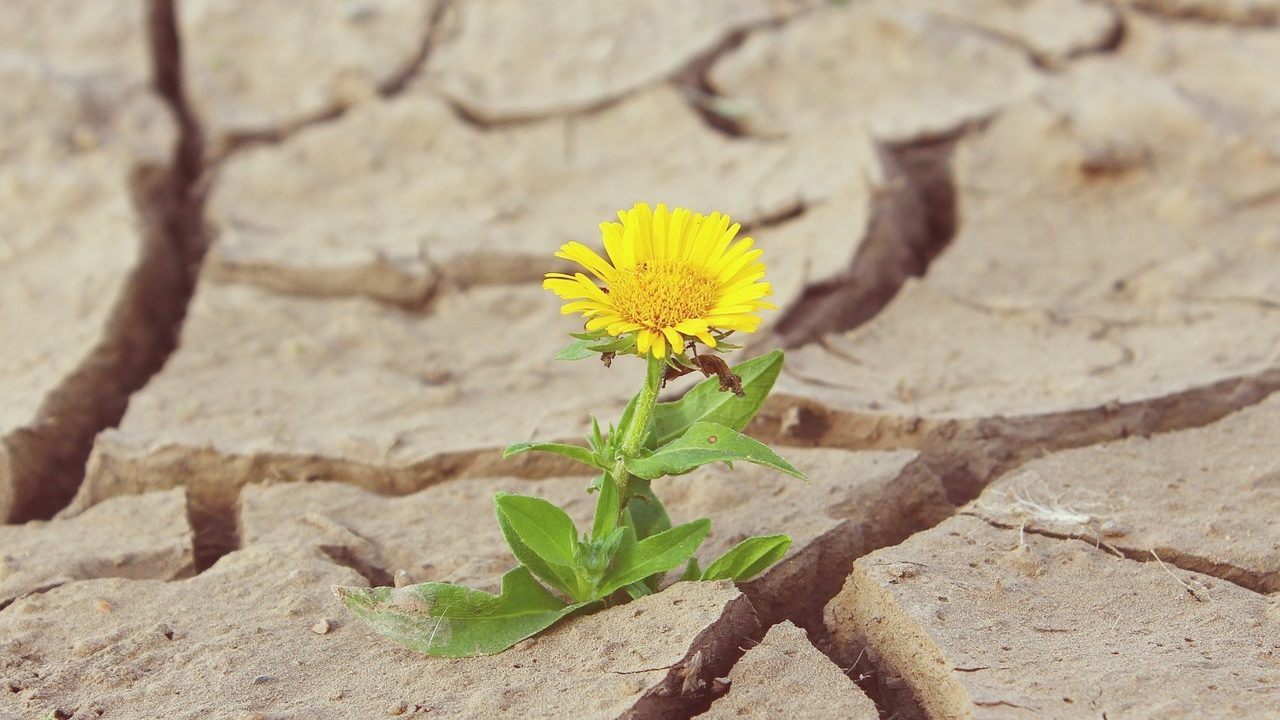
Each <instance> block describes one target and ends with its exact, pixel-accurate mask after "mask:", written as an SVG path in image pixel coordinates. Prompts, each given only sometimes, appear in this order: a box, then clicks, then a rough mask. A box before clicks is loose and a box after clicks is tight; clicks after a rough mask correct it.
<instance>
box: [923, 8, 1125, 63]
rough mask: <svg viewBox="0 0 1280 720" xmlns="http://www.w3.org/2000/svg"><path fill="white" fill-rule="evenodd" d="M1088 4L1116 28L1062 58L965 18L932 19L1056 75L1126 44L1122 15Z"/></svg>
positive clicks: (937, 14) (940, 16)
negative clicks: (1075, 62)
mask: <svg viewBox="0 0 1280 720" xmlns="http://www.w3.org/2000/svg"><path fill="white" fill-rule="evenodd" d="M1089 4H1091V5H1094V6H1096V7H1100V8H1103V9H1104V10H1105V11H1106V12H1108V13H1109V14H1110V15H1111V18H1112V21H1113V24H1112V26H1111V30H1110V32H1108V33H1107V34H1106V35H1104V36H1103V37H1102V38H1101V39H1100V40H1098V42H1096V43H1089V44H1087V45H1084V46H1082V47H1077V48H1074V49H1072V50H1070V51H1069V52H1067V53H1066V54H1065V55H1062V56H1061V57H1055V56H1053V55H1052V54H1048V53H1044V52H1040V51H1039V50H1037V49H1036V48H1035V47H1033V46H1032V45H1031V43H1029V42H1027V41H1026V40H1024V39H1022V38H1020V37H1018V36H1017V35H1014V34H1011V33H1007V32H1002V31H1000V30H996V29H994V28H988V27H982V26H981V25H979V24H977V23H976V22H974V21H972V20H970V19H969V18H967V17H964V16H962V15H952V14H950V13H947V12H938V11H930V12H929V15H930V16H932V17H934V18H936V19H937V20H939V21H941V22H944V23H948V24H950V25H952V26H954V27H957V28H961V29H963V30H964V31H966V32H970V33H973V34H975V35H979V36H981V37H983V38H986V39H988V40H991V41H992V42H996V43H999V44H1001V45H1004V46H1006V47H1009V48H1012V49H1014V50H1017V51H1018V52H1020V53H1022V54H1024V55H1026V56H1027V59H1028V60H1030V61H1031V64H1032V65H1034V66H1035V68H1036V69H1037V70H1042V71H1044V72H1049V73H1055V72H1061V71H1062V70H1065V69H1066V68H1067V66H1068V65H1070V64H1071V62H1072V61H1073V60H1078V59H1080V58H1083V57H1088V56H1090V55H1105V54H1108V53H1113V52H1115V51H1116V50H1118V49H1120V46H1121V45H1122V44H1124V38H1125V33H1126V27H1125V21H1124V15H1123V13H1121V12H1120V11H1119V10H1118V9H1116V8H1115V6H1114V5H1112V4H1111V3H1109V2H1104V1H1103V0H1092V1H1091V2H1089Z"/></svg>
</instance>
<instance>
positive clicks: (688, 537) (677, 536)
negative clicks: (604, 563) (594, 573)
mask: <svg viewBox="0 0 1280 720" xmlns="http://www.w3.org/2000/svg"><path fill="white" fill-rule="evenodd" d="M627 529H628V530H630V528H627ZM710 530H711V521H710V520H708V519H706V518H702V519H701V520H694V521H693V522H688V523H685V524H683V525H677V526H675V527H673V528H671V529H670V530H667V531H664V532H660V533H658V534H657V535H652V536H650V537H647V538H645V539H644V540H640V541H636V540H635V535H634V534H632V533H628V536H627V537H626V538H625V539H624V540H623V541H622V545H621V546H620V547H619V548H618V553H617V555H615V556H614V567H613V568H612V569H611V570H610V571H609V574H607V575H605V577H604V580H602V581H601V582H600V588H599V591H598V592H599V595H600V596H601V597H607V596H609V595H610V594H612V593H613V592H614V591H616V590H618V589H619V588H624V587H626V586H627V585H630V584H631V583H635V582H641V581H643V580H644V579H645V578H647V577H649V576H650V575H655V574H657V573H664V572H666V571H668V570H670V569H671V568H673V567H676V566H677V565H680V564H681V563H683V562H685V561H686V560H688V559H689V558H690V557H691V556H692V555H693V553H694V552H696V551H697V550H698V546H699V545H701V544H702V539H703V538H705V537H706V536H707V533H708V532H709V531H710Z"/></svg>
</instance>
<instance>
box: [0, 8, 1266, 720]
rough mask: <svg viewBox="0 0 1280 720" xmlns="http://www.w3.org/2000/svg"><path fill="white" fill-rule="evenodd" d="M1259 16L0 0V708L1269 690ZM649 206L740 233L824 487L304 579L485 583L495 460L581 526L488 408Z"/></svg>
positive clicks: (365, 707) (1246, 695)
mask: <svg viewBox="0 0 1280 720" xmlns="http://www.w3.org/2000/svg"><path fill="white" fill-rule="evenodd" d="M1277 11H1278V8H1277V6H1276V4H1275V3H1274V2H1270V0H1130V1H1129V2H1114V3H1112V2H1100V1H1098V0H963V1H961V0H947V1H945V2H943V1H935V0H903V1H902V2H882V1H881V0H862V1H860V2H848V3H845V2H827V1H818V0H750V1H749V2H738V1H732V2H730V1H725V2H719V1H717V2H707V3H681V2H674V1H668V0H643V1H639V2H627V3H598V2H589V1H588V0H582V1H581V2H578V1H577V0H575V1H574V2H568V3H556V4H548V5H546V6H545V7H544V6H541V5H538V4H536V3H535V4H530V3H526V2H516V1H515V0H367V1H361V2H349V3H337V4H324V3H317V4H314V5H313V4H300V3H290V2H283V1H276V0H272V1H270V2H239V1H237V2H205V1H204V0H146V1H145V2H143V1H138V2H124V0H119V1H117V0H104V2H101V3H95V4H93V6H92V7H91V8H90V7H82V6H81V5H80V4H76V3H71V2H66V1H64V0H59V1H58V2H36V1H35V0H31V1H28V0H18V7H17V8H15V9H14V10H13V12H10V13H6V14H5V15H4V17H3V18H0V41H2V42H0V46H3V48H4V49H3V50H0V79H3V83H4V87H5V88H6V90H8V92H6V93H4V96H3V97H0V119H3V120H4V123H3V125H4V127H5V129H6V132H5V133H4V136H3V137H0V377H3V380H2V381H0V382H2V383H3V384H2V385H0V389H3V391H4V393H3V396H4V402H2V403H0V520H3V521H4V522H6V523H7V524H4V525H0V719H3V720H10V718H21V719H23V720H25V719H26V718H36V717H38V718H42V720H43V718H46V717H50V716H52V717H54V718H60V719H62V720H66V719H68V718H76V719H77V720H80V719H82V718H98V717H101V718H108V719H111V718H121V719H129V718H141V717H166V718H207V717H212V718H236V719H237V720H242V719H243V720H248V719H249V718H254V719H257V720H266V719H268V718H270V719H273V720H275V719H279V720H284V719H286V718H287V719H289V720H295V719H302V718H348V717H349V718H368V717H428V716H442V717H475V718H490V717H581V718H621V717H627V718H691V717H695V716H696V717H712V718H718V717H783V716H785V717H796V718H827V717H858V718H864V717H865V718H873V717H881V718H894V719H896V720H905V719H907V718H1024V717H1025V718H1032V717H1037V718H1038V717H1055V718H1056V717H1062V718H1074V717H1082V718H1083V717H1090V718H1095V717H1100V716H1101V717H1110V718H1113V719H1114V718H1121V717H1161V718H1183V717H1185V718H1218V717H1222V718H1228V717H1270V716H1273V715H1280V692H1278V691H1277V688H1280V561H1278V560H1277V558H1280V534H1277V533H1278V531H1277V525H1276V523H1275V522H1274V518H1275V517H1277V516H1278V515H1280V455H1278V454H1277V451H1276V447H1277V444H1276V442H1275V429H1276V428H1277V427H1280V404H1277V403H1278V402H1280V401H1278V400H1277V399H1276V398H1275V397H1270V398H1269V396H1271V395H1272V393H1274V392H1275V391H1276V390H1277V389H1280V224H1277V222H1276V218H1277V217H1280V130H1278V128H1280V84H1277V83H1276V82H1275V80H1274V79H1275V76H1276V68H1277V67H1280V29H1278V28H1277V20H1278V16H1277ZM263 68H269V69H270V70H269V71H263V70H262V69H263ZM637 200H646V201H649V202H667V203H669V204H679V205H685V206H690V207H694V208H697V209H702V210H708V211H709V210H713V209H714V210H721V211H727V212H729V213H731V214H732V215H733V217H734V218H735V220H739V221H741V222H742V223H743V224H744V226H745V231H744V233H745V234H750V235H751V236H753V237H755V238H756V239H757V241H758V244H759V246H760V247H762V248H763V249H764V250H765V260H766V262H767V263H768V265H769V278H768V279H769V280H770V281H771V282H772V283H773V285H774V296H775V297H774V300H775V301H776V302H777V304H778V305H779V310H778V311H777V312H775V313H770V314H769V315H768V316H767V317H766V319H765V325H764V327H763V328H762V330H763V331H762V332H761V333H760V334H759V335H756V336H753V337H751V338H748V343H747V348H746V350H745V351H744V354H753V353H759V352H763V351H765V350H768V349H771V348H773V347H777V346H782V347H785V348H786V349H787V362H786V366H785V368H784V370H783V374H782V377H780V379H779V381H778V384H777V387H776V392H775V395H774V396H773V397H772V398H771V399H770V401H769V402H768V404H767V405H766V407H765V408H764V410H763V411H762V413H761V414H760V416H759V418H758V419H757V421H756V422H755V423H754V424H753V426H752V427H751V428H750V429H749V430H750V432H751V433H752V434H754V435H756V436H758V437H761V438H764V439H766V440H769V441H771V442H775V443H778V444H781V445H783V446H784V447H783V448H782V450H783V454H785V455H786V456H787V457H788V458H790V459H792V460H793V461H794V462H795V463H796V464H797V465H798V466H799V467H801V468H802V469H804V470H805V471H806V472H807V473H808V474H809V476H810V478H811V483H810V484H808V485H805V484H802V483H799V482H796V481H794V480H792V479H790V478H785V477H781V476H775V475H772V474H770V473H768V472H765V471H764V470H762V469H760V468H756V467H754V466H751V467H743V466H738V467H735V468H733V469H729V468H724V467H708V468H703V469H701V470H699V471H697V472H695V473H691V474H689V475H685V476H680V477H674V478H665V479H663V480H661V481H659V482H657V483H656V484H655V490H656V492H658V494H659V495H660V496H662V497H663V499H664V501H665V502H666V503H667V505H668V508H669V510H670V512H671V514H672V516H673V517H674V518H677V519H691V518H695V517H700V516H710V517H712V518H713V519H714V526H713V530H712V533H711V535H710V536H709V538H708V541H707V544H706V545H705V547H704V548H703V550H702V552H701V553H700V556H701V557H702V559H703V560H704V562H705V561H706V560H708V559H710V558H712V557H715V556H716V555H718V554H719V553H721V552H723V551H724V550H725V549H727V548H728V547H730V546H732V545H733V544H734V543H736V542H737V541H739V540H741V539H742V538H744V537H747V536H749V535H752V534H764V533H774V532H786V533H788V534H790V535H791V536H792V537H793V539H794V543H793V545H792V547H791V549H790V551H789V553H788V555H787V556H786V557H785V558H784V559H783V560H782V561H781V562H780V563H779V564H778V565H777V566H775V567H774V568H772V569H771V570H770V571H769V572H767V573H765V574H764V575H762V576H761V577H759V578H757V579H755V580H753V581H751V582H747V583H743V584H741V586H740V587H734V586H733V585H732V584H729V583H717V584H690V583H674V584H672V585H670V586H669V587H668V588H667V589H666V590H664V591H663V592H661V593H657V594H655V595H653V596H650V597H647V598H645V599H643V600H640V601H637V602H635V603H632V604H629V605H625V606H620V607H616V608H613V609H610V610H607V611H604V612H601V613H598V614H595V615H590V616H584V617H578V618H574V619H571V620H569V621H567V622H564V623H563V624H561V625H560V626H557V627H556V628H555V629H554V630H552V631H551V632H549V633H546V634H545V635H543V636H540V637H538V638H535V639H532V640H529V641H526V642H524V643H521V644H520V645H518V646H517V647H515V648H513V649H512V650H510V651H508V652H507V653H503V654H501V655H497V656H493V657H489V658H482V659H473V660H441V659H432V658H426V657H423V656H418V655H415V654H413V653H410V652H408V651H406V650H402V649H400V648H399V647H398V646H393V645H390V644H389V643H386V642H384V641H382V640H381V639H379V638H378V637H377V636H375V635H373V634H372V633H371V632H370V631H368V630H367V629H366V628H365V627H364V626H362V625H360V624H359V623H357V622H354V621H353V620H351V619H350V617H349V616H348V614H347V613H346V612H345V611H344V610H343V609H342V608H341V606H340V604H339V602H338V601H337V600H336V599H335V598H334V597H333V596H332V595H331V594H330V593H329V590H328V588H329V586H330V585H335V584H338V585H356V586H364V585H369V584H378V585H387V584H395V583H405V582H418V581H427V580H442V581H452V582H462V583H466V584H468V585H472V586H475V587H478V588H487V589H493V588H494V587H495V586H496V584H497V580H498V578H499V577H500V576H501V574H502V573H503V572H504V571H505V570H507V569H508V568H509V567H510V563H511V562H512V561H511V559H510V558H509V556H508V554H507V552H506V551H505V549H504V543H503V540H502V538H501V535H500V533H499V532H498V529H497V526H496V524H495V523H494V522H493V519H492V499H491V498H492V495H493V493H494V492H497V491H505V492H521V493H528V494H535V495H540V496H544V497H547V498H549V499H551V500H554V501H556V502H560V503H564V504H565V505H566V507H567V508H568V510H569V512H570V514H571V515H572V516H573V517H574V518H575V520H576V521H577V522H578V524H579V525H580V526H583V525H585V524H586V523H587V522H588V520H589V516H590V514H591V512H592V500H591V497H590V496H588V495H587V494H586V493H585V492H584V489H585V486H586V484H587V482H588V481H589V479H590V478H589V476H587V475H582V474H575V473H577V472H579V471H578V469H576V468H574V467H572V466H570V465H568V464H565V463H563V462H558V461H555V460H548V459H546V458H538V457H534V456H532V455H525V456H519V457H517V458H512V459H509V460H502V459H501V455H500V451H501V448H502V447H503V446H504V445H506V444H507V443H510V442H514V441H519V440H529V439H542V440H557V441H574V440H575V439H576V438H580V437H581V436H582V435H583V433H585V432H586V431H587V430H588V429H589V428H590V418H589V416H588V413H589V412H593V413H596V414H598V415H599V416H601V417H602V418H606V419H608V418H611V417H613V416H615V415H616V414H617V412H618V411H619V410H620V409H621V407H622V406H623V404H624V403H625V402H626V400H627V398H628V396H629V394H630V393H631V392H632V391H633V390H634V387H635V385H636V383H637V382H638V378H637V376H636V367H635V364H634V363H628V362H625V359H621V360H619V361H617V362H615V363H614V365H613V367H612V368H609V369H606V368H603V367H600V366H599V365H597V364H596V363H595V362H594V361H583V362H581V363H578V364H575V365H567V364H564V363H561V362H557V361H555V360H553V359H552V358H553V355H554V353H555V352H556V350H557V349H558V348H559V347H560V346H561V345H562V344H563V343H564V342H566V341H567V339H566V333H567V332H569V331H572V330H574V329H576V328H577V324H576V322H575V321H574V320H571V319H568V318H564V317H560V316H558V315H557V314H556V312H555V310H554V308H555V302H554V298H552V297H551V296H550V295H548V294H547V293H546V292H545V291H543V290H541V289H540V288H539V287H538V282H539V280H540V279H541V276H542V274H543V273H544V272H546V271H549V270H559V269H564V266H563V265H562V264H561V262H560V261H558V260H555V259H553V258H551V257H550V256H551V253H552V252H553V251H554V249H555V248H556V247H558V246H559V245H560V244H562V243H564V242H567V241H570V240H579V241H584V242H588V243H590V242H591V241H592V238H593V237H594V229H595V227H596V225H597V224H598V223H599V222H600V221H602V220H606V219H608V218H609V217H610V216H611V215H612V214H613V212H614V211H615V210H616V209H618V208H619V207H625V206H628V205H630V204H631V203H633V202H635V201H637ZM686 387H688V383H687V382H680V383H675V384H673V386H672V387H670V388H669V389H668V391H667V392H668V396H670V397H674V396H675V395H677V394H679V393H680V392H681V391H683V389H684V388H686ZM669 579H670V580H674V573H673V575H672V577H671V578H669ZM1153 688H1159V689H1160V691H1159V692H1153V691H1152V689H1153Z"/></svg>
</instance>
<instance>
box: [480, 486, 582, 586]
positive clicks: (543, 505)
mask: <svg viewBox="0 0 1280 720" xmlns="http://www.w3.org/2000/svg"><path fill="white" fill-rule="evenodd" d="M493 505H494V508H495V509H496V510H497V514H498V527H499V528H500V529H501V530H502V535H503V537H505V538H506V539H507V545H509V546H511V554H512V555H515V556H516V559H517V560H519V561H520V564H521V565H523V566H525V567H527V568H529V570H530V571H531V572H533V574H534V575H537V576H538V577H539V578H541V579H542V580H543V581H544V582H546V583H548V584H549V585H551V586H552V587H554V588H556V589H557V590H560V591H561V592H564V593H565V594H567V595H569V596H570V597H572V598H574V599H579V600H580V599H582V597H581V595H582V592H583V588H582V587H580V585H581V583H579V581H578V574H577V573H576V572H575V570H574V568H575V553H576V550H577V547H578V529H577V528H576V527H574V524H573V519H572V518H570V517H569V515H568V514H567V513H565V511H564V510H561V509H560V508H558V507H556V506H555V505H553V504H551V503H549V502H547V501H546V500H543V499H542V498H535V497H528V496H525V495H508V494H506V493H498V494H497V495H495V496H494V498H493Z"/></svg>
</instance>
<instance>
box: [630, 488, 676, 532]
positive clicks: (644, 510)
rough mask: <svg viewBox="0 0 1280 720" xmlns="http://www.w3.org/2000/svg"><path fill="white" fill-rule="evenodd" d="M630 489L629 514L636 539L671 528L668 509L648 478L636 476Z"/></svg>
mask: <svg viewBox="0 0 1280 720" xmlns="http://www.w3.org/2000/svg"><path fill="white" fill-rule="evenodd" d="M628 489H629V491H630V493H631V499H630V501H629V502H628V503H627V514H628V516H629V517H630V518H631V523H630V524H631V527H633V528H635V530H636V539H638V540H643V539H645V538H647V537H649V536H650V535H657V534H658V533H660V532H662V531H664V530H670V529H671V518H669V517H667V509H666V508H665V507H663V505H662V501H661V500H659V499H658V496H657V495H655V494H654V492H653V488H652V487H650V485H649V481H648V480H644V479H642V478H635V479H633V480H632V481H631V486H630V487H629V488H628Z"/></svg>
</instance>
